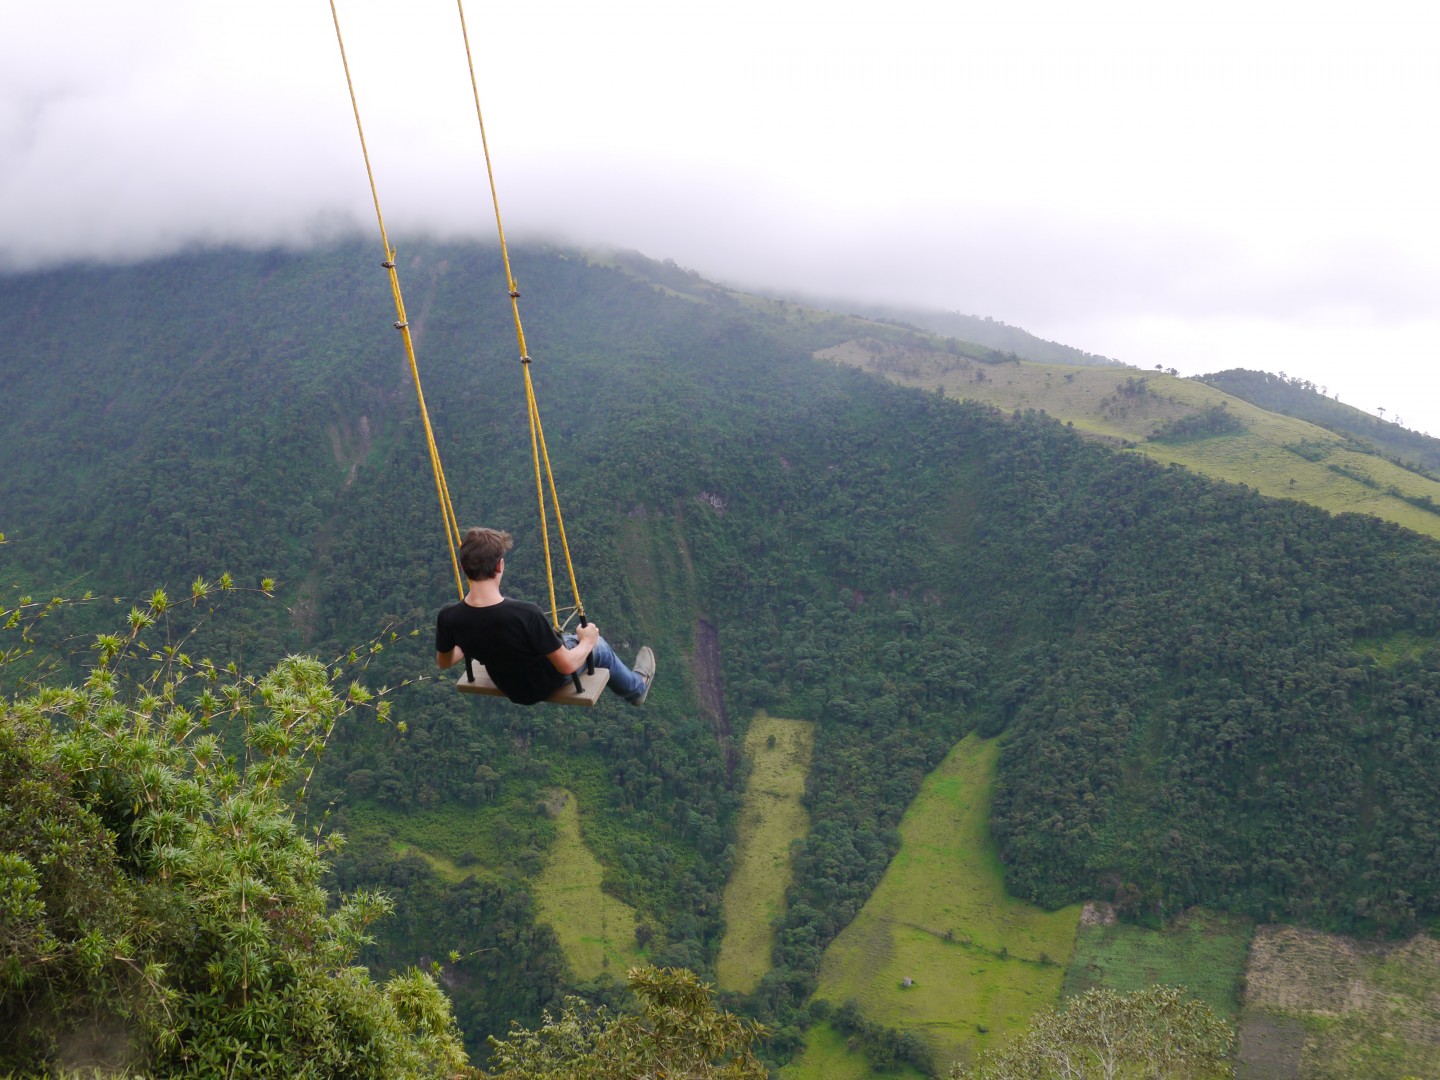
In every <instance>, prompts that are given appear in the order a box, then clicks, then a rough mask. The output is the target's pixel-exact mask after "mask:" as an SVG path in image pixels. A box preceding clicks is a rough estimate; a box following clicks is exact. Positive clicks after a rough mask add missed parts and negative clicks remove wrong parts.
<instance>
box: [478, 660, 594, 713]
mask: <svg viewBox="0 0 1440 1080" xmlns="http://www.w3.org/2000/svg"><path fill="white" fill-rule="evenodd" d="M470 666H471V667H472V668H473V669H474V671H475V678H474V679H471V678H470V674H469V672H466V671H462V672H461V673H460V678H459V679H457V680H456V681H455V689H457V690H459V691H460V692H461V693H462V694H484V695H485V696H487V697H502V698H503V697H504V696H505V691H503V690H501V689H500V688H499V687H498V686H496V685H495V684H494V683H493V682H491V681H490V675H489V673H488V672H487V671H486V670H485V665H483V664H471V665H470ZM609 681H610V669H609V668H603V667H597V668H596V669H595V674H593V675H587V674H586V673H585V670H584V669H583V668H582V669H581V671H580V689H579V690H578V691H577V690H576V689H575V683H574V682H573V681H571V682H567V683H566V684H565V685H564V686H562V687H560V689H559V690H556V691H555V693H553V694H551V695H550V696H549V697H548V698H546V699H545V703H546V704H550V705H594V704H595V703H596V702H597V701H599V700H600V694H601V693H602V692H603V691H604V689H605V685H606V683H608V682H609Z"/></svg>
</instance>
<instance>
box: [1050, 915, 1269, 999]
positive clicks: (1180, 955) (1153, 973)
mask: <svg viewBox="0 0 1440 1080" xmlns="http://www.w3.org/2000/svg"><path fill="white" fill-rule="evenodd" d="M1254 930H1255V928H1254V925H1253V924H1252V923H1251V922H1250V920H1248V919H1243V918H1240V917H1238V916H1234V915H1223V914H1218V913H1215V912H1209V911H1205V910H1202V909H1200V908H1192V909H1191V910H1190V911H1188V912H1186V913H1185V914H1184V915H1182V916H1181V917H1180V918H1179V919H1177V920H1175V922H1174V923H1173V924H1172V925H1170V926H1168V927H1166V928H1165V929H1164V930H1149V929H1146V928H1145V927H1142V926H1136V925H1134V924H1133V923H1120V922H1110V923H1108V924H1106V923H1102V922H1098V921H1096V922H1089V921H1088V920H1083V919H1082V920H1081V926H1080V931H1079V933H1078V934H1076V936H1075V953H1074V956H1073V957H1072V959H1071V961H1070V967H1069V969H1068V970H1067V971H1066V972H1065V989H1064V994H1065V996H1066V997H1072V996H1074V995H1076V994H1083V993H1084V992H1085V991H1086V990H1089V989H1090V988H1091V987H1095V986H1101V987H1105V988H1106V989H1110V990H1119V991H1122V992H1129V991H1132V990H1143V989H1144V988H1145V987H1147V986H1152V985H1154V984H1155V983H1161V984H1162V985H1165V986H1184V987H1186V988H1187V989H1188V990H1189V991H1190V993H1191V994H1192V995H1194V996H1195V997H1197V998H1199V999H1200V1000H1201V1001H1203V1002H1205V1003H1206V1004H1207V1005H1209V1006H1210V1007H1211V1008H1212V1009H1214V1010H1215V1011H1216V1012H1217V1013H1219V1014H1220V1015H1221V1016H1223V1017H1224V1018H1225V1019H1226V1020H1228V1021H1230V1022H1231V1023H1232V1024H1233V1023H1234V1022H1235V1019H1236V1017H1237V1016H1239V1014H1240V988H1241V986H1242V985H1243V981H1244V976H1245V961H1246V958H1247V956H1248V955H1249V952H1250V938H1251V936H1252V935H1253V934H1254Z"/></svg>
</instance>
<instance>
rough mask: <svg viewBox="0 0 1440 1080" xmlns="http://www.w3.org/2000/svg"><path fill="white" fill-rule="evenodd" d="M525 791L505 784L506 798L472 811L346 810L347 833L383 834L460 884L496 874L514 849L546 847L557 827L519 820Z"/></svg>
mask: <svg viewBox="0 0 1440 1080" xmlns="http://www.w3.org/2000/svg"><path fill="white" fill-rule="evenodd" d="M520 790H521V785H520V784H519V782H517V781H509V782H507V783H506V786H505V790H504V792H503V793H502V798H501V799H499V800H497V802H496V803H495V804H493V805H488V806H481V807H473V806H463V805H460V804H458V803H444V804H442V805H440V806H437V807H434V808H433V809H430V810H417V811H414V812H411V813H401V812H399V811H395V810H387V809H385V808H384V807H382V806H380V805H378V804H376V803H357V804H355V805H353V806H349V807H346V809H345V830H344V831H345V832H347V833H348V834H350V835H351V836H352V837H358V836H361V835H364V834H366V833H379V834H381V835H382V836H385V837H387V838H388V839H389V842H390V845H391V848H392V849H393V850H394V851H396V852H398V853H400V854H404V855H418V856H420V857H421V858H423V859H424V860H425V861H426V862H428V863H429V864H430V865H431V867H432V868H434V870H435V872H436V873H438V874H439V875H440V876H441V877H443V878H445V879H446V880H448V881H460V880H463V879H464V878H465V877H467V876H469V875H470V874H471V873H474V872H476V871H477V870H482V869H484V870H496V869H499V868H501V867H502V866H503V865H504V864H505V858H506V856H507V855H509V854H512V853H513V852H512V849H515V848H518V847H521V846H527V847H528V846H531V845H534V846H536V847H541V848H543V847H546V846H548V845H549V843H550V842H551V839H552V837H553V836H554V833H555V826H554V825H553V824H552V823H551V822H550V821H548V820H547V819H545V818H544V817H543V816H541V815H540V814H538V813H531V812H529V811H528V809H527V812H526V813H525V814H524V815H523V816H517V812H516V805H517V798H518V794H519V792H520Z"/></svg>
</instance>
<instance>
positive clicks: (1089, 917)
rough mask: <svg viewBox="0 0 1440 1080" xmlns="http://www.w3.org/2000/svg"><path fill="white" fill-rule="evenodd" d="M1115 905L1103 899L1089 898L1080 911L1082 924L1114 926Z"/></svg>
mask: <svg viewBox="0 0 1440 1080" xmlns="http://www.w3.org/2000/svg"><path fill="white" fill-rule="evenodd" d="M1115 922H1116V918H1115V906H1114V905H1113V904H1107V903H1105V901H1103V900H1087V901H1085V907H1084V908H1082V909H1081V911H1080V925H1081V926H1114V925H1115Z"/></svg>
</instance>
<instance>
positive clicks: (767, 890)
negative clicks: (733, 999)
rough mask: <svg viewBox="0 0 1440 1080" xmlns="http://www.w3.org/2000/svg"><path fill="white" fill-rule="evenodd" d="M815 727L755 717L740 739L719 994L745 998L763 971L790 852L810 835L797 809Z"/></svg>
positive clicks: (804, 814) (767, 964)
mask: <svg viewBox="0 0 1440 1080" xmlns="http://www.w3.org/2000/svg"><path fill="white" fill-rule="evenodd" d="M814 749H815V725H814V724H813V723H811V722H810V721H808V720H782V719H780V718H779V717H776V716H767V715H766V714H765V713H763V712H762V713H760V714H759V715H757V716H756V717H755V719H754V720H752V721H751V722H750V730H749V731H747V732H746V733H745V756H746V757H747V758H749V759H750V762H751V771H750V782H749V784H748V786H747V787H746V789H745V801H744V805H743V806H742V807H741V809H740V828H739V833H740V835H739V838H738V845H737V855H736V859H735V870H734V872H733V873H732V874H731V875H730V880H729V882H727V883H726V885H725V939H724V940H723V941H722V942H721V943H720V956H719V958H718V959H717V961H716V963H715V975H716V978H717V980H718V981H719V984H720V986H721V987H722V988H723V989H725V990H738V991H740V992H741V993H747V994H748V993H749V992H750V991H752V990H754V989H755V987H756V986H757V985H758V984H759V982H760V978H761V976H763V975H764V974H765V972H767V971H769V970H770V953H771V949H772V947H773V945H774V940H775V932H774V929H773V927H772V924H773V922H774V920H776V919H778V918H779V917H780V916H781V915H782V914H783V913H784V911H785V890H786V888H787V887H788V886H789V885H790V881H791V878H792V868H791V864H790V845H791V844H793V843H794V842H795V841H796V840H799V839H802V838H803V837H804V836H805V834H806V833H808V832H809V831H810V815H809V813H808V812H806V810H805V807H804V806H802V805H801V802H800V799H801V796H803V795H804V794H805V777H806V776H807V775H808V774H809V772H810V756H811V754H812V753H813V751H814Z"/></svg>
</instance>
